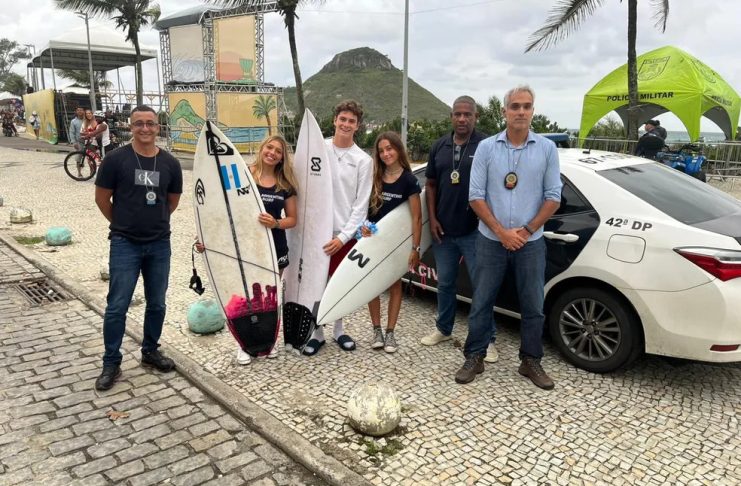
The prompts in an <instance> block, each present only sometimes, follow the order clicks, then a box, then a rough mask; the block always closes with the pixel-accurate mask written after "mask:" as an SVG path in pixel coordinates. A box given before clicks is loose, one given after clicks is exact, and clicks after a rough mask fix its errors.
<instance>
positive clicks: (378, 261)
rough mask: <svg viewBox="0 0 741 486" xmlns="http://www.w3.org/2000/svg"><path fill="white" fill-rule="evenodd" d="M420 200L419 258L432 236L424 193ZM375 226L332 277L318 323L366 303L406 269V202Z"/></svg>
mask: <svg viewBox="0 0 741 486" xmlns="http://www.w3.org/2000/svg"><path fill="white" fill-rule="evenodd" d="M420 200H421V204H422V235H421V236H422V238H421V241H420V246H421V248H422V250H421V252H420V256H421V255H422V254H424V252H425V251H427V249H428V248H429V247H430V244H431V242H432V236H431V235H430V219H429V218H428V216H427V204H426V195H425V191H424V190H423V191H422V194H420ZM376 227H377V228H378V232H377V233H376V234H375V235H373V236H371V237H369V238H361V239H360V241H358V243H357V244H356V245H355V246H354V247H353V248H352V250H350V252H349V253H348V254H347V255H346V256H345V258H344V259H343V260H342V261H341V262H340V264H339V266H338V267H337V270H335V272H334V273H333V274H332V278H331V279H330V280H329V283H328V284H327V287H326V289H325V290H324V294H323V296H322V300H321V304H320V305H319V312H318V313H317V323H318V324H326V323H328V322H332V321H334V320H336V319H339V318H341V317H343V316H346V315H348V314H350V313H351V312H353V311H355V310H356V309H357V308H359V307H361V306H363V305H365V304H367V303H368V302H370V301H371V300H373V298H374V297H377V296H378V295H380V294H381V293H383V292H384V291H385V290H386V289H388V288H389V287H390V286H391V284H393V283H394V282H396V281H397V280H399V279H400V278H401V277H402V276H403V275H404V274H405V273H407V271H408V270H409V268H408V262H409V253H410V252H411V251H412V216H411V211H410V210H409V201H406V202H404V203H403V204H401V205H399V206H398V207H397V208H395V209H394V210H393V211H391V212H390V213H388V214H387V215H386V216H384V217H383V218H382V219H381V221H379V222H378V223H376Z"/></svg>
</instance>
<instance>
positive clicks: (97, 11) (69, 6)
mask: <svg viewBox="0 0 741 486" xmlns="http://www.w3.org/2000/svg"><path fill="white" fill-rule="evenodd" d="M55 1H56V4H57V7H59V8H61V9H64V10H70V11H72V12H84V13H86V14H88V15H89V16H90V17H105V16H108V15H110V14H111V12H113V11H114V10H115V4H114V2H111V1H106V0H55Z"/></svg>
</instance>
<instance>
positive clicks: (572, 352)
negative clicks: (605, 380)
mask: <svg viewBox="0 0 741 486" xmlns="http://www.w3.org/2000/svg"><path fill="white" fill-rule="evenodd" d="M548 321H549V323H550V333H551V338H552V340H553V343H554V344H555V345H556V347H557V348H558V349H559V351H560V352H561V354H562V355H563V356H564V357H565V358H566V360H567V361H569V362H570V363H572V364H574V365H575V366H578V367H579V368H582V369H584V370H587V371H591V372H594V373H606V372H609V371H614V370H617V369H619V368H621V367H624V366H626V365H628V364H629V363H630V362H632V361H633V360H634V359H635V358H636V357H638V355H640V353H641V352H642V351H643V342H642V333H641V330H640V323H639V322H638V318H637V317H636V316H635V314H634V312H633V310H632V309H630V308H629V306H628V304H627V303H626V302H625V301H624V299H623V298H622V297H620V296H616V295H615V294H613V293H611V292H609V291H605V290H602V289H599V288H588V287H579V288H574V289H570V290H567V291H566V292H564V293H563V294H562V295H561V296H559V297H558V298H557V299H556V300H555V302H554V304H553V306H552V307H551V310H550V313H549V319H548Z"/></svg>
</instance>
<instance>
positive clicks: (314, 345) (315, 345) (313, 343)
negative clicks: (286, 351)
mask: <svg viewBox="0 0 741 486" xmlns="http://www.w3.org/2000/svg"><path fill="white" fill-rule="evenodd" d="M326 342H327V341H326V340H325V341H320V340H318V339H309V342H308V343H306V346H304V350H303V351H302V352H301V354H303V355H304V356H314V355H315V354H316V353H318V352H319V350H320V349H322V346H324V343H326ZM306 348H311V349H312V351H307V350H306Z"/></svg>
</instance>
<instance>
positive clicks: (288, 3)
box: [57, 0, 324, 119]
mask: <svg viewBox="0 0 741 486" xmlns="http://www.w3.org/2000/svg"><path fill="white" fill-rule="evenodd" d="M57 1H59V0H57ZM208 1H209V2H210V3H213V4H216V5H220V6H222V7H226V8H235V7H251V6H258V5H264V4H268V3H273V2H274V1H275V0H208ZM306 3H317V4H321V3H324V0H277V5H276V7H277V8H278V13H280V14H281V15H282V16H283V22H284V23H285V24H286V30H288V45H289V46H290V48H291V59H292V60H293V77H294V79H295V81H296V98H297V99H298V113H297V114H296V117H297V118H299V119H300V118H301V117H302V116H304V87H303V83H302V81H301V68H300V67H299V65H298V50H297V49H296V31H295V30H294V27H295V23H296V19H297V18H298V15H296V8H297V7H298V6H299V5H302V4H306Z"/></svg>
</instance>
